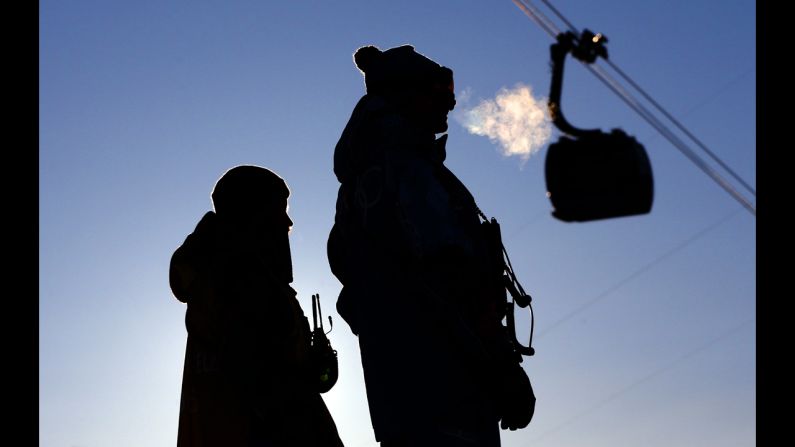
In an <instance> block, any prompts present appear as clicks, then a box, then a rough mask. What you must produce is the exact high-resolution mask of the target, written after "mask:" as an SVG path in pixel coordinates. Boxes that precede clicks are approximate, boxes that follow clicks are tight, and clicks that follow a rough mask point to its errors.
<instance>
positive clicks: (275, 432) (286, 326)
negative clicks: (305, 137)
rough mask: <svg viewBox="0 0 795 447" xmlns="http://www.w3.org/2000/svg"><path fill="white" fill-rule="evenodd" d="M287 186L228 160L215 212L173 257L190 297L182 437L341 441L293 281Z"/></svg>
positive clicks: (266, 442) (181, 288)
mask: <svg viewBox="0 0 795 447" xmlns="http://www.w3.org/2000/svg"><path fill="white" fill-rule="evenodd" d="M289 194H290V192H289V189H288V187H287V184H286V183H285V182H284V180H282V179H281V178H280V177H279V176H277V175H276V174H274V173H273V172H271V171H269V170H267V169H265V168H262V167H258V166H237V167H234V168H232V169H230V170H228V171H227V172H226V173H225V174H224V175H223V176H222V177H221V178H220V179H219V180H218V182H217V183H216V185H215V188H214V190H213V192H212V201H213V206H214V209H215V212H213V211H209V212H207V213H206V214H205V215H204V217H202V219H201V220H200V221H199V223H198V225H197V226H196V229H195V230H194V231H193V233H191V234H190V235H189V236H188V237H187V238H186V239H185V242H184V243H183V244H182V245H181V246H180V247H179V248H178V249H177V250H176V251H175V252H174V254H173V256H172V258H171V266H170V276H169V280H170V285H171V290H172V291H173V293H174V296H175V297H176V298H177V299H179V300H180V301H182V302H184V303H187V313H186V316H185V326H186V328H187V331H188V340H187V348H186V353H185V367H184V372H183V379H182V397H181V402H180V417H179V434H178V439H177V445H178V447H196V446H202V447H211V446H218V447H230V446H317V447H327V446H328V447H339V446H342V445H343V444H342V442H341V440H340V438H339V436H338V433H337V428H336V425H335V424H334V421H333V419H332V417H331V415H330V414H329V412H328V409H327V408H326V405H325V403H324V402H323V399H322V398H321V396H320V394H319V391H318V390H317V378H316V376H315V375H313V374H312V369H313V368H312V361H311V355H310V353H309V351H310V338H311V335H310V329H309V323H308V320H307V319H306V317H305V316H304V313H303V311H302V309H301V306H300V304H299V302H298V300H297V299H296V292H295V290H293V289H292V288H291V287H290V283H291V282H292V280H293V275H292V262H291V257H290V245H289V238H288V232H289V229H290V227H291V226H292V224H293V222H292V221H291V220H290V217H289V216H288V215H287V198H288V196H289Z"/></svg>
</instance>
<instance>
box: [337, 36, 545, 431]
mask: <svg viewBox="0 0 795 447" xmlns="http://www.w3.org/2000/svg"><path fill="white" fill-rule="evenodd" d="M354 61H355V64H356V66H357V67H358V68H359V69H360V70H361V71H362V72H363V74H364V80H365V85H366V89H367V93H366V94H365V95H364V96H363V97H362V98H361V99H360V100H359V102H358V104H357V105H356V107H355V109H354V110H353V114H352V116H351V118H350V120H349V121H348V124H347V126H346V127H345V130H344V131H343V133H342V136H341V137H340V139H339V142H338V143H337V146H336V149H335V152H334V173H335V174H336V176H337V179H338V180H339V182H340V183H341V185H340V188H339V193H338V197H337V210H336V216H335V224H334V227H333V228H332V230H331V234H330V235H329V240H328V256H329V263H330V266H331V269H332V272H333V273H334V275H335V276H336V277H337V278H338V279H339V280H340V282H341V283H342V285H343V288H342V291H341V292H340V295H339V298H338V300H337V310H338V311H339V314H340V315H341V316H342V317H343V319H345V321H346V322H347V323H348V325H349V326H350V328H351V330H352V331H353V333H354V334H356V335H358V340H359V345H360V351H361V357H362V368H363V371H364V379H365V384H366V389H367V399H368V404H369V408H370V415H371V418H372V423H373V429H374V432H375V437H376V439H377V440H378V441H380V442H381V445H382V446H385V447H387V446H412V447H414V446H498V445H500V434H499V430H500V423H501V424H502V426H503V428H508V429H512V430H513V429H517V428H523V427H525V426H526V425H527V424H528V423H529V421H530V419H531V418H532V415H533V411H534V408H535V396H534V394H533V390H532V387H531V385H530V381H529V380H528V378H527V375H526V374H525V372H524V370H523V369H522V368H521V366H520V365H519V363H518V360H517V357H516V354H515V353H514V352H513V350H512V349H513V348H512V346H511V345H510V344H509V342H508V338H507V336H506V333H505V330H504V328H503V327H502V325H501V323H500V321H499V320H500V318H499V317H497V310H496V307H495V306H496V300H493V299H490V298H489V297H488V293H487V292H485V289H486V285H485V273H484V272H485V271H486V268H487V266H486V265H484V259H485V256H483V254H484V250H485V246H484V241H483V240H482V237H481V236H480V234H481V232H480V231H479V225H480V221H479V218H478V214H477V207H476V205H475V201H474V199H473V197H472V195H471V194H470V193H469V191H468V190H467V188H466V187H465V186H464V185H463V184H462V183H461V182H460V181H459V180H458V179H457V178H456V176H455V175H453V173H452V172H450V171H449V170H448V169H447V168H446V167H445V166H444V164H443V162H444V160H445V143H446V140H447V135H443V136H441V137H439V138H438V139H437V138H436V134H438V133H442V132H445V131H446V130H447V114H448V112H449V111H450V110H452V109H453V107H454V106H455V95H454V90H453V72H452V71H451V70H450V69H449V68H446V67H442V66H440V65H439V64H437V63H436V62H434V61H432V60H430V59H428V58H426V57H425V56H423V55H421V54H419V53H417V52H415V51H414V49H413V47H411V46H408V45H404V46H400V47H396V48H392V49H389V50H386V51H383V52H382V51H381V50H379V49H378V48H376V47H373V46H367V47H362V48H360V49H359V50H357V51H356V53H355V55H354Z"/></svg>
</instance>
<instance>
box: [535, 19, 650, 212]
mask: <svg viewBox="0 0 795 447" xmlns="http://www.w3.org/2000/svg"><path fill="white" fill-rule="evenodd" d="M605 43H607V38H606V37H604V36H602V35H601V34H596V35H595V34H594V33H593V32H591V31H589V30H587V29H586V30H583V32H582V35H581V36H580V37H579V39H578V38H577V36H575V35H574V33H572V32H571V31H568V32H566V33H560V34H559V35H558V38H557V42H556V43H554V44H552V45H551V46H550V56H551V59H552V82H551V83H550V88H549V90H550V92H549V112H550V115H551V117H552V123H553V124H555V127H557V128H558V129H559V130H560V131H562V132H564V133H566V134H568V136H562V137H560V139H559V140H558V141H557V142H556V143H553V144H550V145H549V148H547V158H546V162H545V164H544V176H545V178H546V184H547V196H549V200H550V202H552V206H553V208H554V209H553V211H552V216H554V217H555V218H557V219H559V220H562V221H564V222H588V221H592V220H598V219H611V218H617V217H625V216H633V215H638V214H647V213H649V212H650V211H651V207H652V202H653V201H654V179H653V175H652V169H651V163H650V162H649V157H648V155H646V150H645V149H644V148H643V145H641V144H640V143H639V142H638V141H637V140H636V139H635V138H634V137H631V136H629V135H627V134H626V133H625V132H624V131H623V130H621V129H613V130H612V131H611V132H610V133H605V132H602V131H601V130H599V129H580V128H577V127H575V126H573V125H572V124H571V123H569V122H568V120H566V118H565V117H564V116H563V110H562V108H561V100H560V98H561V95H562V89H563V65H564V64H565V62H566V55H567V54H568V53H571V54H572V56H573V57H575V58H577V59H579V60H580V61H582V62H584V63H587V64H592V63H594V62H595V61H596V59H597V57H599V56H601V57H602V58H604V59H607V48H606V47H605V46H604V44H605Z"/></svg>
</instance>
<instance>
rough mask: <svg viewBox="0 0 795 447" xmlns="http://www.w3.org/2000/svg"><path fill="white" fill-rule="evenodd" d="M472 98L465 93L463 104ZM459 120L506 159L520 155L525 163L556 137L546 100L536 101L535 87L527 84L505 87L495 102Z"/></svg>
mask: <svg viewBox="0 0 795 447" xmlns="http://www.w3.org/2000/svg"><path fill="white" fill-rule="evenodd" d="M468 97H469V92H468V91H465V92H463V94H462V100H463V102H466V101H467V100H468ZM456 119H457V121H459V123H460V124H461V125H462V126H464V128H466V130H467V131H469V133H471V134H475V135H482V136H486V137H489V140H491V141H492V142H493V143H497V144H499V146H500V148H501V152H502V154H503V155H504V156H506V157H507V156H511V155H517V156H519V157H520V158H521V160H522V161H526V160H527V159H528V158H529V157H530V156H531V155H532V154H534V153H536V152H538V151H539V150H540V149H541V148H542V147H544V146H545V145H546V144H547V142H548V141H549V139H550V137H551V136H552V122H551V120H550V118H549V114H548V112H547V101H546V99H544V98H539V99H536V98H534V97H533V91H532V88H531V87H530V86H527V85H523V84H517V85H516V86H515V87H514V88H512V89H508V88H506V87H503V88H501V89H500V90H499V91H498V92H497V95H496V97H495V98H494V99H489V100H482V101H481V102H480V103H479V104H478V105H477V106H475V107H473V108H466V107H465V108H464V109H463V111H462V112H460V113H458V114H457V115H456Z"/></svg>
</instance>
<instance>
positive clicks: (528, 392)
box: [500, 365, 536, 430]
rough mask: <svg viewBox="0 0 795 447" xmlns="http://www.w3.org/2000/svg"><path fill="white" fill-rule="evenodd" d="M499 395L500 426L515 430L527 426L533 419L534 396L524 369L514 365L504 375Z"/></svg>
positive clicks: (504, 428)
mask: <svg viewBox="0 0 795 447" xmlns="http://www.w3.org/2000/svg"><path fill="white" fill-rule="evenodd" d="M504 379H505V381H504V382H503V386H502V392H501V396H500V416H501V419H500V427H502V429H503V430H506V429H508V430H516V429H519V428H525V427H527V424H529V423H530V420H532V419H533V413H534V412H535V408H536V396H535V394H534V393H533V386H532V385H531V384H530V379H529V378H528V377H527V374H526V373H525V372H524V369H523V368H522V367H521V366H519V365H516V366H515V367H512V368H510V369H509V371H508V372H507V374H506V377H504Z"/></svg>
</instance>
